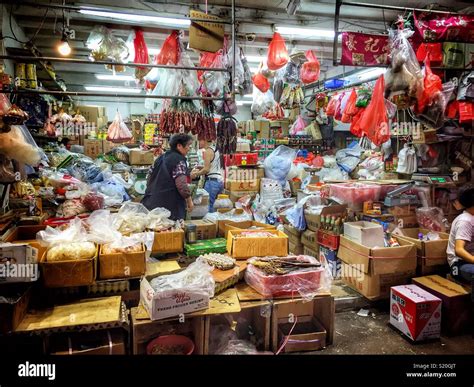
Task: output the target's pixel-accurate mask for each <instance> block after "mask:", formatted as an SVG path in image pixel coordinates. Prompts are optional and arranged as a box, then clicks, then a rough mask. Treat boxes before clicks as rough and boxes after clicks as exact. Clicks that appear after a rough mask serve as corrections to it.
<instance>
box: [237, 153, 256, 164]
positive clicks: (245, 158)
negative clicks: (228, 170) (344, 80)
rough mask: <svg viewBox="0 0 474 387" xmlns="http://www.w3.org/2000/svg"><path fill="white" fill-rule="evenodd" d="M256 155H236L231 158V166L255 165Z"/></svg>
mask: <svg viewBox="0 0 474 387" xmlns="http://www.w3.org/2000/svg"><path fill="white" fill-rule="evenodd" d="M257 164H258V153H236V154H234V156H233V165H243V166H247V165H257Z"/></svg>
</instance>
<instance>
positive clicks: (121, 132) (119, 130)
mask: <svg viewBox="0 0 474 387" xmlns="http://www.w3.org/2000/svg"><path fill="white" fill-rule="evenodd" d="M132 138H133V136H132V133H131V132H130V129H128V127H127V125H125V122H123V120H122V116H121V115H120V113H119V111H118V110H117V113H115V119H114V121H113V122H112V123H111V124H110V126H109V130H108V131H107V140H108V141H112V142H115V143H122V142H128V141H130V140H131V139H132Z"/></svg>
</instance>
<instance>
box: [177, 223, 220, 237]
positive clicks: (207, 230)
mask: <svg viewBox="0 0 474 387" xmlns="http://www.w3.org/2000/svg"><path fill="white" fill-rule="evenodd" d="M189 224H194V225H196V235H197V239H198V240H200V241H202V240H207V239H215V238H216V236H217V224H216V223H214V222H211V221H210V220H186V221H185V222H184V228H185V230H186V226H188V225H189Z"/></svg>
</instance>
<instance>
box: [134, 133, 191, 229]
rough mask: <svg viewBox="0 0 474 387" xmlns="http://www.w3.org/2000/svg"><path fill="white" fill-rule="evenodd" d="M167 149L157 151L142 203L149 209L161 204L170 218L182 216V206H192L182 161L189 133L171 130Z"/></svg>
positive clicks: (185, 153)
mask: <svg viewBox="0 0 474 387" xmlns="http://www.w3.org/2000/svg"><path fill="white" fill-rule="evenodd" d="M169 145H170V150H169V151H167V152H165V153H164V154H163V155H161V156H160V157H159V158H158V159H157V160H156V161H155V164H154V165H153V167H152V171H151V173H150V175H149V178H148V182H147V188H146V191H145V195H144V196H143V199H142V204H143V205H144V206H145V207H146V208H147V209H148V210H150V211H151V210H153V209H154V208H157V207H164V208H166V209H168V210H169V211H170V212H171V217H170V219H172V220H180V219H185V214H186V209H187V210H188V211H189V212H191V211H192V210H193V200H192V197H191V190H190V187H189V183H190V181H189V174H188V166H187V161H186V155H187V154H188V152H189V150H190V148H191V145H192V137H191V136H190V135H188V134H181V133H180V134H175V135H173V136H172V137H171V139H170V141H169Z"/></svg>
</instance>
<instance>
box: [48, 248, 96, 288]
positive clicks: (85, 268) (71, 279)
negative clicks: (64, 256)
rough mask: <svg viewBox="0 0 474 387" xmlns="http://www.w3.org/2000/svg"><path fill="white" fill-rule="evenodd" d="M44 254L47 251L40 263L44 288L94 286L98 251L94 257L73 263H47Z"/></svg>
mask: <svg viewBox="0 0 474 387" xmlns="http://www.w3.org/2000/svg"><path fill="white" fill-rule="evenodd" d="M46 254H47V251H46V252H45V253H44V254H43V257H42V258H41V263H40V266H41V273H42V275H43V282H44V286H45V287H47V288H62V287H70V286H88V285H92V284H94V282H95V279H96V276H97V256H98V249H97V251H96V255H95V256H94V257H92V258H90V259H79V260H74V261H56V262H47V261H46Z"/></svg>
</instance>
